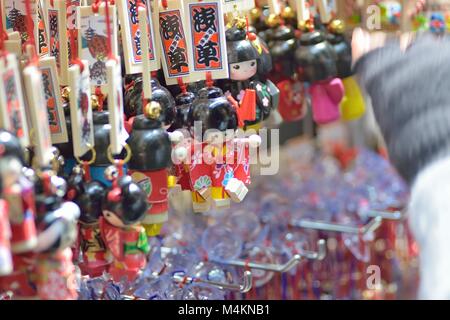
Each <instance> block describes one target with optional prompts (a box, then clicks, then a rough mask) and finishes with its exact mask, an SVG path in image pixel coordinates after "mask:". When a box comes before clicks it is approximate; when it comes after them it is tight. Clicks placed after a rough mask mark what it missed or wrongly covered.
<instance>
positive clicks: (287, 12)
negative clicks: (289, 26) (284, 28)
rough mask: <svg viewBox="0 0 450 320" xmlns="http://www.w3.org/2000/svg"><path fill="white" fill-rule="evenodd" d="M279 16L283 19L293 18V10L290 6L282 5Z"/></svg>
mask: <svg viewBox="0 0 450 320" xmlns="http://www.w3.org/2000/svg"><path fill="white" fill-rule="evenodd" d="M281 16H282V17H283V19H294V18H295V11H294V10H293V9H292V8H291V7H284V9H283V11H282V12H281Z"/></svg>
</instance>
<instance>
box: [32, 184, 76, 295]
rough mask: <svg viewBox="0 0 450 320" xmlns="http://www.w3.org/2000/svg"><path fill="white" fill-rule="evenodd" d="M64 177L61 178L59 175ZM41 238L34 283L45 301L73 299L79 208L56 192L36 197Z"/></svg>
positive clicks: (39, 238)
mask: <svg viewBox="0 0 450 320" xmlns="http://www.w3.org/2000/svg"><path fill="white" fill-rule="evenodd" d="M60 179H61V178H60ZM36 208H37V213H38V219H37V228H38V239H37V245H36V248H35V249H34V251H35V252H36V257H35V268H34V270H33V272H34V274H35V276H34V277H35V284H36V288H37V296H38V297H39V299H42V300H74V299H76V298H77V296H78V294H77V292H76V289H75V277H74V272H75V267H74V265H73V263H72V250H71V246H72V245H73V243H74V242H75V241H76V238H77V219H78V218H79V215H80V209H79V207H78V206H77V205H76V204H75V203H73V202H71V201H65V202H63V200H62V198H61V197H60V196H59V195H57V194H45V195H42V196H40V197H37V200H36Z"/></svg>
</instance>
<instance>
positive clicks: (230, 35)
mask: <svg viewBox="0 0 450 320" xmlns="http://www.w3.org/2000/svg"><path fill="white" fill-rule="evenodd" d="M225 35H226V39H227V41H240V40H245V38H246V37H247V31H246V30H245V29H242V28H238V27H237V26H234V27H231V28H230V29H228V30H227V31H226V32H225Z"/></svg>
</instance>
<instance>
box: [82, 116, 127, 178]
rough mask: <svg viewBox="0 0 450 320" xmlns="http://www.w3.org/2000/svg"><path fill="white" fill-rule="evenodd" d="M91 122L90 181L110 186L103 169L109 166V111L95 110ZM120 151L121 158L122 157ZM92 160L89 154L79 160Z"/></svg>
mask: <svg viewBox="0 0 450 320" xmlns="http://www.w3.org/2000/svg"><path fill="white" fill-rule="evenodd" d="M92 120H93V123H94V144H95V146H94V149H95V153H96V157H95V161H94V163H93V164H92V165H90V166H89V171H90V176H91V178H92V180H95V181H99V182H101V183H103V184H104V185H106V186H110V185H111V181H110V180H108V179H107V178H106V177H105V169H106V168H107V167H108V166H109V165H111V162H110V161H109V159H108V155H107V154H108V152H107V150H108V146H109V145H110V138H109V137H110V134H109V133H110V130H111V125H110V124H109V111H107V110H104V109H101V110H96V111H94V112H93V113H92ZM125 152H126V151H125V148H124V151H122V154H121V156H123V153H125ZM91 158H92V154H91V152H87V153H86V154H85V155H84V156H82V157H81V160H84V161H90V160H91ZM126 169H127V167H126V166H125V167H124V172H126Z"/></svg>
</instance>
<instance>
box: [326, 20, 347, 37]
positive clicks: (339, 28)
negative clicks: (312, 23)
mask: <svg viewBox="0 0 450 320" xmlns="http://www.w3.org/2000/svg"><path fill="white" fill-rule="evenodd" d="M328 30H330V32H332V33H336V34H343V33H344V32H345V24H344V21H342V20H339V19H335V20H333V21H331V22H330V24H329V25H328Z"/></svg>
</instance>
